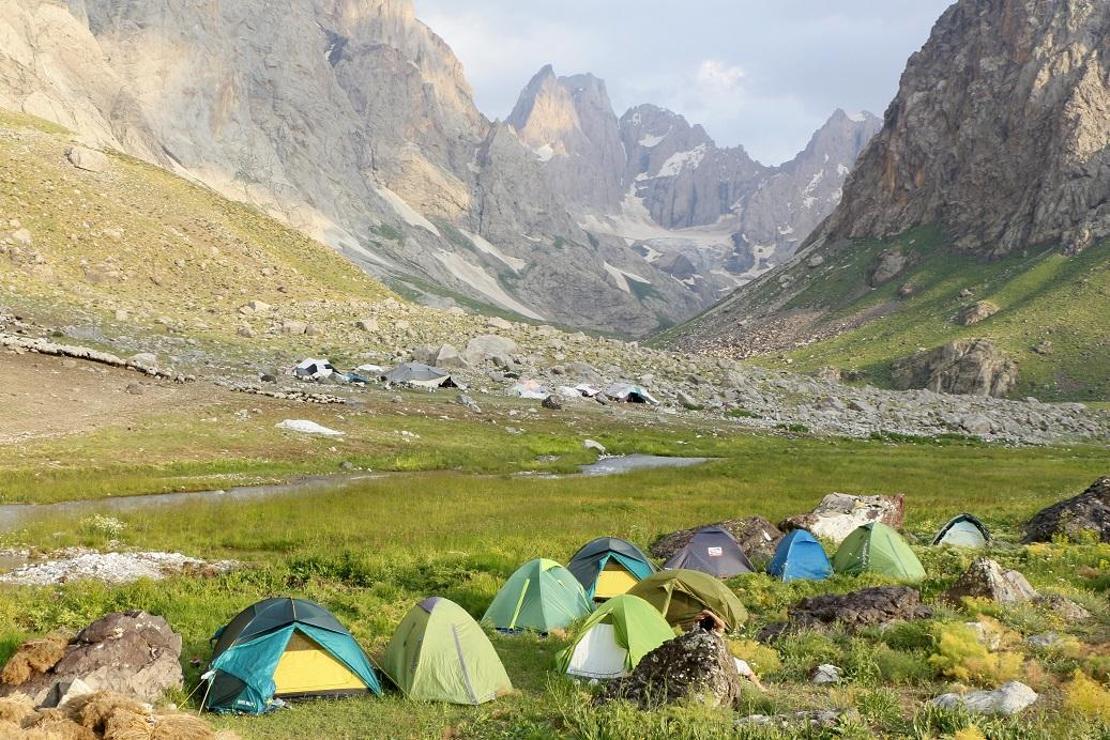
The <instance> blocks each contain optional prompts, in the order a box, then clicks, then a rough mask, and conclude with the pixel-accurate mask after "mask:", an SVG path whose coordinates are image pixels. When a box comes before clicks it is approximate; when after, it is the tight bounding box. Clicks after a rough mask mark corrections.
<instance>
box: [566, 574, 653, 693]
mask: <svg viewBox="0 0 1110 740" xmlns="http://www.w3.org/2000/svg"><path fill="white" fill-rule="evenodd" d="M673 637H674V631H673V630H672V629H671V626H670V625H669V624H667V620H665V619H663V615H662V614H660V613H659V611H658V610H657V609H656V608H655V607H654V606H652V605H651V604H649V603H647V602H646V601H644V600H643V599H641V598H640V597H638V596H632V595H630V594H620V595H619V596H614V597H613V598H611V599H609V600H608V601H606V602H605V603H604V604H602V605H601V606H599V607H598V609H597V611H595V612H594V613H593V614H591V615H590V616H589V618H588V619H587V620H586V621H585V622H583V623H582V626H581V627H580V628H579V629H578V631H577V633H576V634H575V636H574V639H573V640H572V641H571V644H570V645H569V646H567V648H566V649H565V650H562V651H560V653H559V655H558V657H557V658H556V665H558V667H559V671H560V672H561V673H569V674H571V675H573V676H582V677H584V678H618V677H620V676H625V675H628V673H630V672H631V671H632V669H633V668H635V667H636V664H637V663H639V662H640V659H641V658H643V657H644V656H645V655H647V654H648V653H650V652H651V651H652V650H654V649H655V648H657V647H659V646H660V645H662V644H663V643H664V642H666V641H667V640H670V639H671V638H673Z"/></svg>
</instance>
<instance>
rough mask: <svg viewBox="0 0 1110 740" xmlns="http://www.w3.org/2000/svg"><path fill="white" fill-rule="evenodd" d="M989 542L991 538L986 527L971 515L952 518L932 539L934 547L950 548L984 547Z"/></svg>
mask: <svg viewBox="0 0 1110 740" xmlns="http://www.w3.org/2000/svg"><path fill="white" fill-rule="evenodd" d="M990 541H991V536H990V532H988V531H987V527H986V525H984V524H983V523H982V522H981V521H979V520H978V519H977V518H976V517H973V516H972V515H971V514H960V515H958V516H955V517H952V519H950V520H949V521H948V523H947V524H945V525H944V526H943V527H941V528H940V531H939V532H937V536H936V537H934V538H933V544H934V545H951V546H952V547H971V548H979V547H986V546H987V543H989V542H990Z"/></svg>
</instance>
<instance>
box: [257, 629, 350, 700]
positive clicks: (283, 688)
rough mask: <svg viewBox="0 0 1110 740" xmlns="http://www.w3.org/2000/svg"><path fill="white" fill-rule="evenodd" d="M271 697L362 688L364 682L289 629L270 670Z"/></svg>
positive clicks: (314, 643)
mask: <svg viewBox="0 0 1110 740" xmlns="http://www.w3.org/2000/svg"><path fill="white" fill-rule="evenodd" d="M274 683H275V684H276V685H277V691H276V692H275V696H296V695H298V694H328V693H332V692H346V691H359V690H362V691H365V690H366V684H364V683H363V682H362V680H361V679H359V677H358V676H356V675H355V674H353V673H351V671H350V669H348V668H347V666H345V665H343V664H342V663H340V662H339V661H338V660H336V659H335V658H333V657H332V656H331V655H330V654H329V653H328V652H327V651H326V650H324V649H323V648H321V647H320V646H319V645H318V644H316V642H315V641H314V640H312V639H311V638H308V637H306V636H304V635H302V634H301V633H300V632H298V631H294V632H293V636H292V637H290V638H289V644H288V645H287V646H286V648H285V652H284V653H283V654H282V656H281V660H279V661H278V665H277V670H275V671H274Z"/></svg>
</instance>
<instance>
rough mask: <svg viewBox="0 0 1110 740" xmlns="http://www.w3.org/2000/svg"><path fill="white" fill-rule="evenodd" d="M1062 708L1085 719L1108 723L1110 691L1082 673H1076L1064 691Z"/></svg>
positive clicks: (1109, 717) (1109, 720)
mask: <svg viewBox="0 0 1110 740" xmlns="http://www.w3.org/2000/svg"><path fill="white" fill-rule="evenodd" d="M1064 706H1066V707H1067V708H1068V709H1070V710H1072V711H1074V712H1078V713H1079V714H1082V715H1083V716H1085V717H1089V718H1092V719H1097V720H1099V721H1101V722H1110V691H1108V690H1107V689H1106V687H1105V686H1103V685H1102V684H1100V683H1098V682H1096V681H1094V680H1092V679H1091V678H1090V677H1089V676H1088V675H1087V674H1085V673H1083V671H1076V672H1075V674H1074V675H1073V676H1072V679H1071V682H1070V683H1069V684H1068V685H1067V687H1066V688H1065V689H1064Z"/></svg>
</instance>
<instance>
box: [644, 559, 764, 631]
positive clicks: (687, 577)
mask: <svg viewBox="0 0 1110 740" xmlns="http://www.w3.org/2000/svg"><path fill="white" fill-rule="evenodd" d="M628 593H630V594H632V595H633V596H639V597H640V598H641V599H643V600H644V601H646V602H648V603H649V604H651V605H652V606H654V607H655V608H656V609H658V610H659V613H660V614H662V615H663V617H664V618H665V619H666V620H667V622H668V623H670V624H674V625H682V626H686V625H687V624H689V623H690V622H692V621H693V620H694V617H696V616H697V615H698V613H699V612H701V611H702V610H704V609H708V610H710V611H711V612H713V613H714V614H716V615H717V616H718V617H720V618H721V619H722V620H723V621H724V623H725V625H726V626H727V627H728V629H729V630H734V629H737V628H738V627H739V626H740V625H742V624H743V623H744V621H745V620H746V619H747V618H748V613H747V611H745V609H744V605H743V604H741V603H740V599H738V598H736V594H734V593H732V591H731V590H729V587H728V586H726V585H725V584H723V583H721V581H720V580H718V579H716V578H714V577H713V576H711V575H709V574H708V573H702V572H701V571H697V570H686V569H684V568H676V569H675V570H664V571H660V572H659V573H655V574H653V575H651V576H649V577H647V578H645V579H644V580H642V581H640V582H639V583H637V584H636V585H635V586H633V587H632V589H631V590H630V591H629V592H628Z"/></svg>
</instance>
